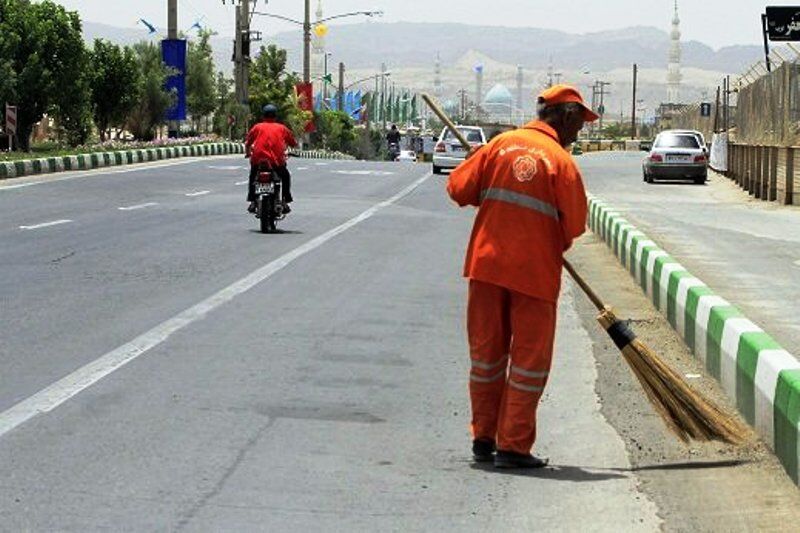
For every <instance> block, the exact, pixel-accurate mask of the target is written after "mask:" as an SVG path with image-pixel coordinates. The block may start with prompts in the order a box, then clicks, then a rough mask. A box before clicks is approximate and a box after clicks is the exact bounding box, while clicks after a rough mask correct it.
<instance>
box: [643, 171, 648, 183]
mask: <svg viewBox="0 0 800 533" xmlns="http://www.w3.org/2000/svg"><path fill="white" fill-rule="evenodd" d="M642 181H647V171H646V170H642Z"/></svg>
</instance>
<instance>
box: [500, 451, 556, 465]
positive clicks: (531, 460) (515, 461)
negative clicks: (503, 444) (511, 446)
mask: <svg viewBox="0 0 800 533" xmlns="http://www.w3.org/2000/svg"><path fill="white" fill-rule="evenodd" d="M548 462H549V459H541V458H539V457H536V456H535V455H531V454H522V453H514V452H504V451H501V450H497V455H495V456H494V466H495V468H544V467H545V466H547V463H548Z"/></svg>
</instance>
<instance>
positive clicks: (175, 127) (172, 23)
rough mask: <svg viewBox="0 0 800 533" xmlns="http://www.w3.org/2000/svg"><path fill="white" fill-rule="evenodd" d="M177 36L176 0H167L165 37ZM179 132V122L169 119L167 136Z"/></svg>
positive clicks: (174, 38)
mask: <svg viewBox="0 0 800 533" xmlns="http://www.w3.org/2000/svg"><path fill="white" fill-rule="evenodd" d="M177 38H178V0H168V2H167V39H169V40H171V41H173V40H176V39H177ZM179 133H180V124H179V123H178V121H176V120H170V121H169V124H167V136H168V137H170V138H177V137H178V134H179Z"/></svg>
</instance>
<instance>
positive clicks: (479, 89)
mask: <svg viewBox="0 0 800 533" xmlns="http://www.w3.org/2000/svg"><path fill="white" fill-rule="evenodd" d="M474 70H475V105H476V106H478V107H480V106H481V104H483V65H482V64H480V63H478V64H477V65H475V69H474Z"/></svg>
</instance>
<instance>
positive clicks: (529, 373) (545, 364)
mask: <svg viewBox="0 0 800 533" xmlns="http://www.w3.org/2000/svg"><path fill="white" fill-rule="evenodd" d="M510 318H511V332H512V336H513V341H512V343H511V368H510V372H509V377H508V386H507V387H506V390H505V394H504V396H503V402H502V408H501V414H500V421H499V424H498V431H497V447H498V449H501V450H505V451H512V452H517V453H530V451H531V448H532V447H533V443H534V442H535V441H536V410H537V408H538V406H539V400H540V399H541V397H542V393H543V392H544V388H545V385H547V379H548V377H549V373H550V364H551V361H552V358H553V342H554V339H555V331H556V304H555V303H552V302H546V301H544V300H539V299H537V298H531V297H530V296H525V295H524V294H520V293H515V292H512V293H511V317H510Z"/></svg>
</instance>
